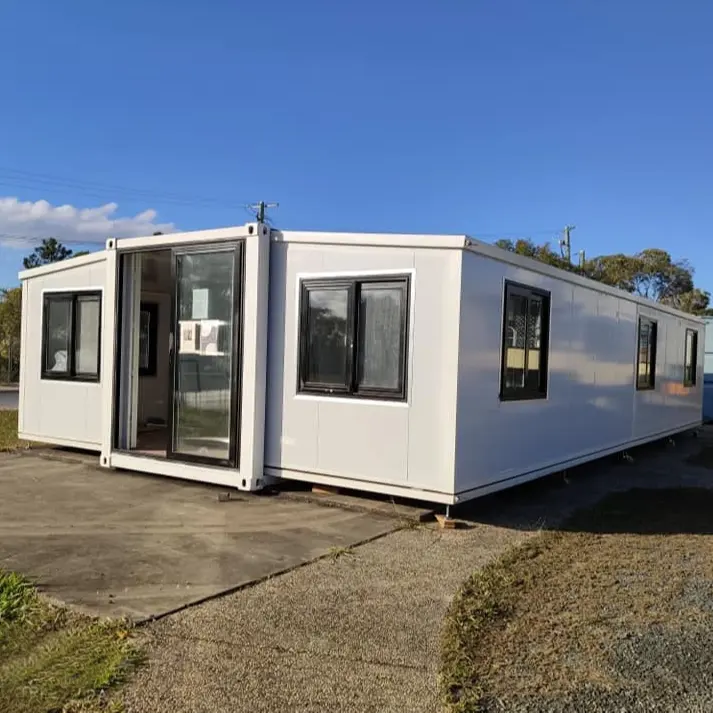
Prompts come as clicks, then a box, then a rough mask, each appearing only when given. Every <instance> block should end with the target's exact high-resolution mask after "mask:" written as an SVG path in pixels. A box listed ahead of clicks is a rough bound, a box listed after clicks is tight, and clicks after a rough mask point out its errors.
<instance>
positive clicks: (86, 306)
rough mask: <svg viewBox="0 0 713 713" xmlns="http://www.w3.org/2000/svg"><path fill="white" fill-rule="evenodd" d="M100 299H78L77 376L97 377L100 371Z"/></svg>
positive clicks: (93, 297) (91, 297) (92, 297)
mask: <svg viewBox="0 0 713 713" xmlns="http://www.w3.org/2000/svg"><path fill="white" fill-rule="evenodd" d="M99 318H100V301H99V297H96V296H90V297H78V298H77V327H76V329H77V336H76V343H75V370H76V372H77V374H83V375H89V376H96V375H97V374H98V369H99Z"/></svg>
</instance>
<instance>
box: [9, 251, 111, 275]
mask: <svg viewBox="0 0 713 713" xmlns="http://www.w3.org/2000/svg"><path fill="white" fill-rule="evenodd" d="M104 260H106V250H97V251H96V252H93V253H89V254H88V255H78V256H77V257H68V258H67V259H66V260H59V261H58V262H51V263H49V264H47V265H40V266H39V267H31V268H30V269H29V270H21V271H20V272H18V273H17V277H18V278H19V279H20V280H29V279H31V278H33V277H40V276H42V275H50V274H52V273H54V272H62V271H63V270H70V269H72V268H73V267H83V266H84V265H91V264H92V263H95V262H103V261H104Z"/></svg>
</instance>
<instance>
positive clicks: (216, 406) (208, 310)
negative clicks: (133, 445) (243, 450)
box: [168, 244, 243, 467]
mask: <svg viewBox="0 0 713 713" xmlns="http://www.w3.org/2000/svg"><path fill="white" fill-rule="evenodd" d="M242 258H243V256H242V244H229V245H220V246H216V245H213V246H211V247H210V248H200V249H198V248H195V249H190V248H187V249H177V250H174V252H173V289H174V295H173V321H172V326H171V334H172V337H171V372H172V373H171V376H172V388H171V410H170V414H171V424H170V433H171V439H170V446H169V453H168V456H169V457H170V458H172V459H175V460H184V461H193V462H201V463H210V464H214V465H224V466H232V467H237V465H238V453H239V443H238V438H239V432H240V424H239V407H238V404H239V375H240V371H241V369H240V366H241V365H240V357H241V333H242V324H241V303H242V287H243V285H242V265H243V259H242Z"/></svg>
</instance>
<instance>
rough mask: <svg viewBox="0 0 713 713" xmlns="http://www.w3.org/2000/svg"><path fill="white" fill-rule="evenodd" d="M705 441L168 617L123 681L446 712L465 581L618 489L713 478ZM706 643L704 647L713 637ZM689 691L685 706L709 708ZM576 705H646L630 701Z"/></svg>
mask: <svg viewBox="0 0 713 713" xmlns="http://www.w3.org/2000/svg"><path fill="white" fill-rule="evenodd" d="M692 448H696V442H695V441H688V442H686V443H685V444H684V445H683V446H681V445H679V446H678V447H677V448H676V449H667V450H663V449H661V450H657V451H655V452H654V453H653V454H652V453H648V454H647V455H646V456H645V457H643V458H642V459H640V460H638V459H637V460H638V462H637V463H636V464H634V465H631V464H618V465H614V464H613V463H612V462H611V461H609V462H608V463H600V464H598V465H597V466H589V467H587V468H583V469H579V470H578V471H576V472H575V473H573V474H572V477H571V478H570V480H569V481H568V482H567V481H563V480H562V479H558V478H551V479H546V480H544V481H540V482H538V483H537V484H534V485H529V486H524V487H522V488H518V489H514V490H511V491H509V492H507V493H504V494H500V495H496V496H493V497H490V498H485V499H483V500H480V501H477V502H476V503H475V504H473V505H471V506H470V507H468V508H467V510H466V509H464V510H463V514H464V515H466V516H467V517H468V518H469V520H470V521H471V522H472V527H470V528H469V529H464V530H457V531H438V530H434V529H432V528H426V527H421V528H417V529H406V530H401V531H398V532H395V533H393V534H391V535H388V536H386V537H384V538H382V539H380V540H377V541H374V542H372V543H369V544H367V545H364V546H362V547H359V548H356V549H355V550H354V551H353V553H352V554H345V555H342V556H340V557H338V558H336V559H324V560H320V561H318V562H315V563H313V564H311V565H308V566H306V567H303V568H301V569H298V570H295V571H293V572H290V573H288V574H286V575H283V576H280V577H276V578H274V579H272V580H269V581H267V582H264V583H262V584H259V585H257V586H255V587H253V588H250V589H245V590H242V591H240V592H237V593H235V594H233V595H229V596H226V597H224V598H222V599H218V600H214V601H212V602H209V603H206V604H204V605H201V606H199V607H195V608H193V609H189V610H186V611H184V612H181V613H179V614H176V615H174V616H171V617H168V618H166V619H163V620H161V621H158V622H155V623H154V624H152V625H150V626H148V627H146V628H145V629H144V634H145V636H146V639H147V649H148V653H149V664H148V666H147V667H145V668H144V669H143V670H141V671H140V672H139V674H138V675H137V677H136V678H135V679H134V681H133V682H132V683H131V684H130V685H129V687H128V688H127V689H125V690H124V692H123V694H122V697H123V701H124V703H125V705H126V709H127V711H128V713H164V712H170V713H175V712H176V711H181V712H186V713H188V712H191V713H194V712H195V713H201V712H203V711H205V712H206V713H207V712H208V711H210V712H211V713H221V712H223V711H225V712H228V711H230V713H235V712H237V711H251V713H252V712H254V713H258V712H262V711H265V712H267V711H270V712H277V711H280V712H281V713H282V712H284V711H295V712H299V713H301V712H306V711H325V710H329V711H349V712H350V713H366V712H367V711H369V712H371V711H373V712H374V713H376V712H378V713H388V712H390V711H399V712H400V713H401V712H404V711H408V712H413V713H420V712H421V711H423V712H426V711H428V712H429V713H431V712H433V711H437V710H439V691H438V681H437V673H438V668H439V650H440V632H441V627H442V621H443V616H444V614H445V612H446V609H447V607H448V604H449V602H450V600H451V599H452V597H453V595H454V593H455V592H456V591H457V589H458V587H459V586H460V584H461V583H462V582H463V580H465V579H466V577H468V576H469V575H470V574H471V573H472V572H473V571H474V570H476V569H477V568H479V567H481V566H482V565H483V564H485V563H486V562H487V561H489V560H490V559H492V558H494V557H497V556H498V555H500V554H502V553H503V551H505V550H506V549H508V548H510V547H512V546H513V545H515V544H516V543H519V542H521V541H523V540H524V539H525V538H527V537H529V536H531V535H532V534H534V533H536V532H537V531H538V529H540V528H542V527H543V526H549V527H551V526H553V525H555V524H556V523H557V522H558V521H559V520H560V519H561V518H564V517H566V516H568V515H569V514H571V513H572V511H573V510H575V509H577V508H580V507H582V506H586V505H590V504H592V503H594V502H596V501H597V500H598V499H600V498H601V497H602V496H603V495H604V494H606V493H607V492H611V491H612V490H627V489H629V488H631V487H635V486H638V487H642V486H645V487H671V486H676V485H704V486H706V487H707V486H709V485H711V486H713V478H711V476H710V471H708V470H706V469H703V468H700V467H695V466H692V465H690V464H688V463H686V462H685V461H684V460H683V458H684V456H685V455H687V454H689V452H690V449H692ZM709 481H710V482H709ZM691 596H696V594H695V593H692V594H691ZM710 643H713V641H711V642H710ZM664 645H665V644H664ZM696 645H697V646H698V648H697V649H696V650H695V652H694V653H693V655H698V653H697V652H698V651H699V649H700V648H701V647H704V646H705V645H706V640H701V641H700V642H699V643H697V644H696ZM708 650H709V651H713V647H712V646H710V645H709V646H708ZM636 651H637V649H636V642H635V641H626V642H625V643H624V644H622V665H629V664H631V662H632V661H636V660H638V659H637V658H636V656H637V654H636ZM626 662H629V664H627V663H626ZM702 665H704V664H702ZM711 670H713V669H711ZM681 701H682V702H681V705H682V706H683V707H677V708H676V710H677V711H679V710H680V711H682V712H684V711H685V712H686V713H687V712H688V711H694V710H703V709H696V708H694V707H686V705H687V704H685V703H684V699H683V698H682V699H681ZM699 703H700V701H693V702H691V706H693V705H698V704H699ZM523 704H525V702H523ZM590 704H591V705H590ZM600 704H601V708H597V706H599V705H600ZM571 705H572V706H574V707H570V708H567V710H573V711H574V710H579V711H581V710H600V709H601V710H607V711H622V710H626V711H628V710H632V711H633V710H640V708H636V707H628V706H627V704H626V702H625V701H611V700H610V701H604V700H602V701H601V702H597V701H594V700H589V699H588V700H587V702H586V705H585V703H584V701H572V702H571ZM578 705H579V706H584V707H577V706H578ZM593 706H594V707H593ZM711 708H713V705H711V707H709V708H706V709H705V710H710V709H711ZM522 710H527V708H522ZM537 710H539V711H543V710H549V709H545V708H542V707H540V708H539V709H537ZM647 710H653V708H650V707H649V708H647Z"/></svg>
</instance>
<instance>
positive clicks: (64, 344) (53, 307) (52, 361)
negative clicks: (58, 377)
mask: <svg viewBox="0 0 713 713" xmlns="http://www.w3.org/2000/svg"><path fill="white" fill-rule="evenodd" d="M46 305H47V306H46V312H45V319H46V320H47V323H46V325H45V330H46V331H45V340H46V341H45V371H49V372H52V373H55V374H67V373H68V372H69V350H70V340H71V334H70V329H71V324H72V301H71V299H66V298H59V297H56V298H53V297H49V298H47V302H46Z"/></svg>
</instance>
